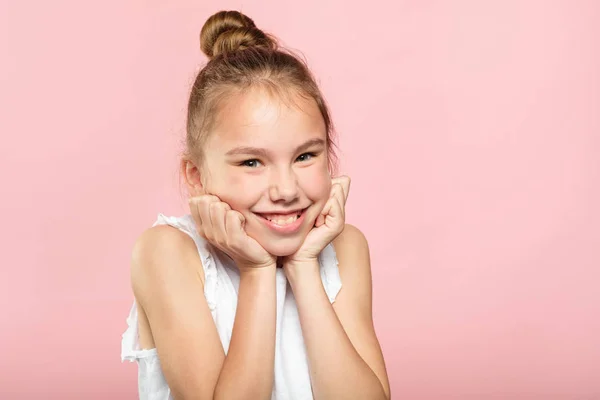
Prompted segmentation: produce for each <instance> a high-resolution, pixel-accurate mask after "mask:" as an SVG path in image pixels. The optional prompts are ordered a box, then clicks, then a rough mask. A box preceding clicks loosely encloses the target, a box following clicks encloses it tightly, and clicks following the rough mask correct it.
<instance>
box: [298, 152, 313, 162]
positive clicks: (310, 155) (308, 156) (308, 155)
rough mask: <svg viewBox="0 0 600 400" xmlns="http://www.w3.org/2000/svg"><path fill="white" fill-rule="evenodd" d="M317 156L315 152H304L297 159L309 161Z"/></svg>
mask: <svg viewBox="0 0 600 400" xmlns="http://www.w3.org/2000/svg"><path fill="white" fill-rule="evenodd" d="M314 156H315V154H314V153H304V154H300V155H299V156H298V158H297V159H296V160H298V161H308V160H310V159H311V158H313V157H314Z"/></svg>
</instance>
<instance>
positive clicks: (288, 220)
mask: <svg viewBox="0 0 600 400" xmlns="http://www.w3.org/2000/svg"><path fill="white" fill-rule="evenodd" d="M266 218H267V219H268V220H269V221H271V222H273V223H275V224H277V225H281V226H283V225H289V224H291V223H293V222H294V221H296V220H297V219H298V215H292V216H290V217H288V218H281V217H280V216H267V217H266Z"/></svg>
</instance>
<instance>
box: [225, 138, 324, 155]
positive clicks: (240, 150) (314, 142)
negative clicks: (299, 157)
mask: <svg viewBox="0 0 600 400" xmlns="http://www.w3.org/2000/svg"><path fill="white" fill-rule="evenodd" d="M324 145H325V141H324V140H323V139H310V140H308V141H306V142H304V143H303V144H301V145H300V146H298V147H297V148H296V150H295V152H296V153H299V152H301V151H304V150H306V149H308V148H310V147H313V146H324ZM239 154H252V155H256V156H261V157H266V156H267V155H268V152H267V150H265V149H262V148H260V147H248V146H240V147H235V148H233V149H231V150H229V151H228V152H227V153H225V155H226V156H234V155H239Z"/></svg>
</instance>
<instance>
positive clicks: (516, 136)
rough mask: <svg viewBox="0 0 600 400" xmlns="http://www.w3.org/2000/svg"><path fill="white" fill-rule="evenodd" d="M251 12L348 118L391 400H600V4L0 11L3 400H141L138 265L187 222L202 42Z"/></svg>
mask: <svg viewBox="0 0 600 400" xmlns="http://www.w3.org/2000/svg"><path fill="white" fill-rule="evenodd" d="M223 8H226V9H229V8H233V9H241V10H242V11H244V12H246V13H248V15H250V16H251V17H252V18H254V20H255V21H256V22H257V24H258V25H259V27H261V28H263V29H265V30H267V31H270V32H272V33H274V34H276V35H278V36H279V37H280V38H281V39H282V40H283V42H284V43H286V44H288V45H289V46H291V47H293V48H295V49H300V50H302V51H303V53H304V54H305V55H306V57H307V59H308V61H309V63H310V65H311V66H312V68H313V70H314V72H315V74H316V75H317V76H318V77H319V79H320V82H321V85H322V88H323V90H324V92H325V94H326V97H327V99H328V100H329V102H330V104H331V108H332V111H333V115H334V119H335V123H336V125H337V128H338V131H339V135H340V146H341V149H342V154H341V156H342V168H341V171H342V172H343V173H347V174H349V175H350V176H351V177H352V178H353V184H352V190H351V194H350V198H349V202H348V208H349V210H348V215H349V217H348V219H349V222H351V223H353V224H355V225H357V226H359V227H360V228H361V229H362V230H363V231H364V232H365V234H366V235H367V237H368V239H369V240H370V245H371V251H372V265H373V276H374V290H375V295H374V296H375V298H374V308H375V323H376V328H377V332H378V334H379V337H380V340H381V343H382V346H383V349H384V353H385V356H386V361H387V366H388V370H389V377H390V381H391V384H392V391H393V393H394V397H395V398H396V399H410V400H426V399H427V400H441V399H444V400H451V399H456V400H467V399H469V400H471V399H472V400H481V399H490V400H492V399H494V400H497V399H514V400H517V399H518V400H520V399H528V400H532V399H536V400H537V399H539V400H542V399H543V400H554V399H564V400H567V399H573V400H592V399H600V343H599V341H600V340H599V339H598V338H600V287H599V283H600V272H599V268H600V234H599V225H600V207H599V205H600V157H599V156H600V116H599V115H600V113H599V111H600V44H599V43H598V38H599V35H600V29H599V28H598V25H597V24H598V21H599V20H600V3H598V2H596V1H566V0H565V1H523V0H520V1H519V0H504V1H493V2H492V1H485V2H484V1H475V0H471V1H467V0H455V1H452V2H447V1H402V2H395V1H394V2H393V1H388V2H387V3H384V2H372V1H371V2H368V6H365V5H363V4H361V3H355V2H349V1H343V0H336V1H322V0H321V1H312V0H311V1H304V2H293V3H292V2H285V1H268V2H267V1H264V0H252V1H243V2H242V1H237V2H236V1H223V0H219V1H189V0H186V1H171V2H167V1H166V0H165V1H158V0H152V1H151V0H147V1H139V0H137V1H122V0H121V1H115V0H110V1H103V2H85V1H65V0H58V1H53V2H42V1H38V2H36V4H34V3H33V2H25V1H22V2H16V1H13V2H9V1H3V2H2V4H1V5H0V42H1V48H2V51H1V53H0V87H1V90H0V113H1V117H0V131H1V132H2V145H1V146H0V160H1V161H0V162H1V168H0V178H1V181H2V207H1V209H2V211H3V214H2V218H3V229H2V237H1V238H0V239H1V240H0V243H1V246H2V252H1V255H2V258H1V265H2V274H1V276H2V278H1V282H0V304H1V310H0V311H1V312H0V324H1V326H2V329H0V398H2V399H83V398H85V399H134V398H136V396H137V394H136V373H137V372H136V371H137V368H136V366H135V364H129V363H125V364H121V363H120V360H119V355H120V338H121V333H122V332H123V331H124V329H125V318H126V316H127V312H128V309H129V306H130V304H131V301H132V294H131V291H130V288H129V271H128V262H129V256H130V253H131V247H132V244H133V242H134V240H135V238H136V237H137V235H139V234H140V233H141V232H142V230H144V229H145V228H147V227H148V226H150V225H151V224H152V223H153V222H154V220H155V217H156V214H157V213H158V212H163V213H166V214H172V215H179V214H181V213H183V212H186V210H185V207H184V206H185V204H186V203H185V201H184V199H183V198H182V196H181V193H180V190H179V186H178V183H177V173H178V172H177V161H178V152H179V150H180V149H181V147H180V141H181V138H182V137H183V129H184V109H185V103H186V100H187V97H186V96H187V93H188V89H189V86H190V83H191V81H192V79H193V78H194V76H195V75H194V74H195V72H196V71H197V68H198V67H199V66H200V65H201V64H202V63H203V62H204V59H203V58H202V57H201V54H200V51H199V44H198V34H199V31H200V28H201V25H202V23H203V22H204V20H205V19H206V18H207V17H208V16H209V15H210V14H212V13H213V12H215V11H217V10H219V9H223Z"/></svg>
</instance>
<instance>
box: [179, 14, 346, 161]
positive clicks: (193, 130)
mask: <svg viewBox="0 0 600 400" xmlns="http://www.w3.org/2000/svg"><path fill="white" fill-rule="evenodd" d="M200 48H201V50H202V52H203V53H204V54H206V56H207V57H208V58H209V61H208V63H207V64H206V66H204V68H202V70H201V71H200V72H199V73H198V76H197V77H196V79H195V81H194V85H193V86H192V90H191V93H190V98H189V101H188V109H187V126H186V140H185V147H186V149H185V152H184V157H185V158H187V159H190V160H194V161H196V162H197V163H198V166H200V165H201V164H202V161H203V153H202V148H203V144H204V143H205V141H206V138H207V137H208V135H209V133H210V131H211V129H212V128H213V127H214V124H215V121H216V119H217V118H218V115H219V109H220V106H221V105H222V104H223V102H224V101H226V99H227V98H228V97H230V96H233V95H236V94H238V93H242V92H244V91H247V90H248V89H251V88H260V89H265V90H267V91H268V92H269V93H271V94H276V95H278V96H280V97H281V98H282V100H291V101H293V97H294V96H295V95H300V96H303V97H305V98H307V99H313V100H314V101H315V102H316V104H317V107H318V108H319V111H320V112H321V115H322V116H323V121H324V122H325V128H326V134H327V140H326V142H327V154H328V163H329V169H330V171H331V172H333V171H334V170H335V169H336V168H337V157H336V154H335V151H334V147H335V142H334V130H333V124H332V121H331V116H330V113H329V109H328V107H327V105H326V103H325V100H324V98H323V95H322V94H321V91H320V89H319V87H318V85H317V83H316V81H315V79H314V77H313V75H312V74H311V72H310V70H309V68H308V66H307V65H306V63H305V62H304V61H302V60H301V59H300V58H299V57H297V56H295V55H294V54H292V52H290V51H289V50H286V49H283V48H282V47H281V46H279V44H278V42H277V39H276V38H275V37H273V36H271V35H268V34H266V33H265V32H263V31H262V30H260V29H258V28H257V27H256V25H255V24H254V21H252V19H250V18H249V17H247V16H246V15H244V14H242V13H240V12H238V11H220V12H218V13H216V14H214V15H212V16H211V17H210V18H208V20H207V21H206V22H205V23H204V26H203V27H202V30H201V32H200Z"/></svg>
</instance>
